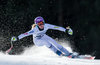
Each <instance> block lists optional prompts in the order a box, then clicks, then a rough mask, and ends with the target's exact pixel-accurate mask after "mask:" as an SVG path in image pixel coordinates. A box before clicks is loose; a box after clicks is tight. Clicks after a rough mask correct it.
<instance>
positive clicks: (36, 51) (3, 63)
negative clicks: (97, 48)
mask: <svg viewBox="0 0 100 65" xmlns="http://www.w3.org/2000/svg"><path fill="white" fill-rule="evenodd" d="M64 46H65V45H64ZM66 48H67V49H68V50H69V51H72V50H71V48H70V47H68V46H67V47H66ZM0 65H100V60H86V59H71V58H67V57H59V56H57V55H56V54H54V53H53V52H52V51H51V50H50V49H48V48H46V47H45V46H44V47H36V46H33V47H30V48H26V49H25V52H23V53H22V54H21V55H6V54H3V53H2V52H1V53H0Z"/></svg>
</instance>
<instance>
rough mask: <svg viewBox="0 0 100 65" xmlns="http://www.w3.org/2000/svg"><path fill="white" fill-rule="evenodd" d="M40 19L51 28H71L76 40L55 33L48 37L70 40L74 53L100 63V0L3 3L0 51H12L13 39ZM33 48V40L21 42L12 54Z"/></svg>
mask: <svg viewBox="0 0 100 65" xmlns="http://www.w3.org/2000/svg"><path fill="white" fill-rule="evenodd" d="M37 16H42V17H43V18H44V19H45V22H47V23H50V24H54V25H59V26H63V27H66V26H70V27H71V28H72V29H73V31H74V35H73V36H65V34H64V33H63V32H60V31H59V32H58V31H53V30H49V31H48V32H47V34H48V35H50V36H51V37H53V38H58V39H60V38H65V39H66V40H69V39H70V41H71V45H73V46H74V47H75V50H74V51H77V52H79V53H81V54H91V55H96V58H98V59H100V47H99V46H100V43H99V40H100V38H99V36H100V18H99V17H100V0H0V50H1V51H3V52H5V51H6V50H7V49H8V48H10V38H11V37H12V36H18V35H19V34H21V33H24V32H26V31H28V30H30V29H31V25H32V24H33V23H34V18H35V17H37ZM32 45H33V42H32V36H29V37H26V38H24V39H21V40H20V41H18V42H15V44H14V48H13V50H12V52H11V53H10V54H20V53H22V52H23V48H24V47H30V46H32Z"/></svg>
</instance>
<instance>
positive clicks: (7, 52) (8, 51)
mask: <svg viewBox="0 0 100 65" xmlns="http://www.w3.org/2000/svg"><path fill="white" fill-rule="evenodd" d="M10 43H11V47H10V48H9V49H8V50H7V51H6V54H9V53H10V51H11V50H12V48H13V43H12V40H11V42H10Z"/></svg>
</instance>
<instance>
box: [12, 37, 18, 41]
mask: <svg viewBox="0 0 100 65" xmlns="http://www.w3.org/2000/svg"><path fill="white" fill-rule="evenodd" d="M17 40H19V39H18V37H15V36H13V37H12V38H11V41H13V42H15V41H17Z"/></svg>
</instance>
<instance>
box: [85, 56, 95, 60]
mask: <svg viewBox="0 0 100 65" xmlns="http://www.w3.org/2000/svg"><path fill="white" fill-rule="evenodd" d="M86 59H90V60H94V59H95V57H86Z"/></svg>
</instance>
